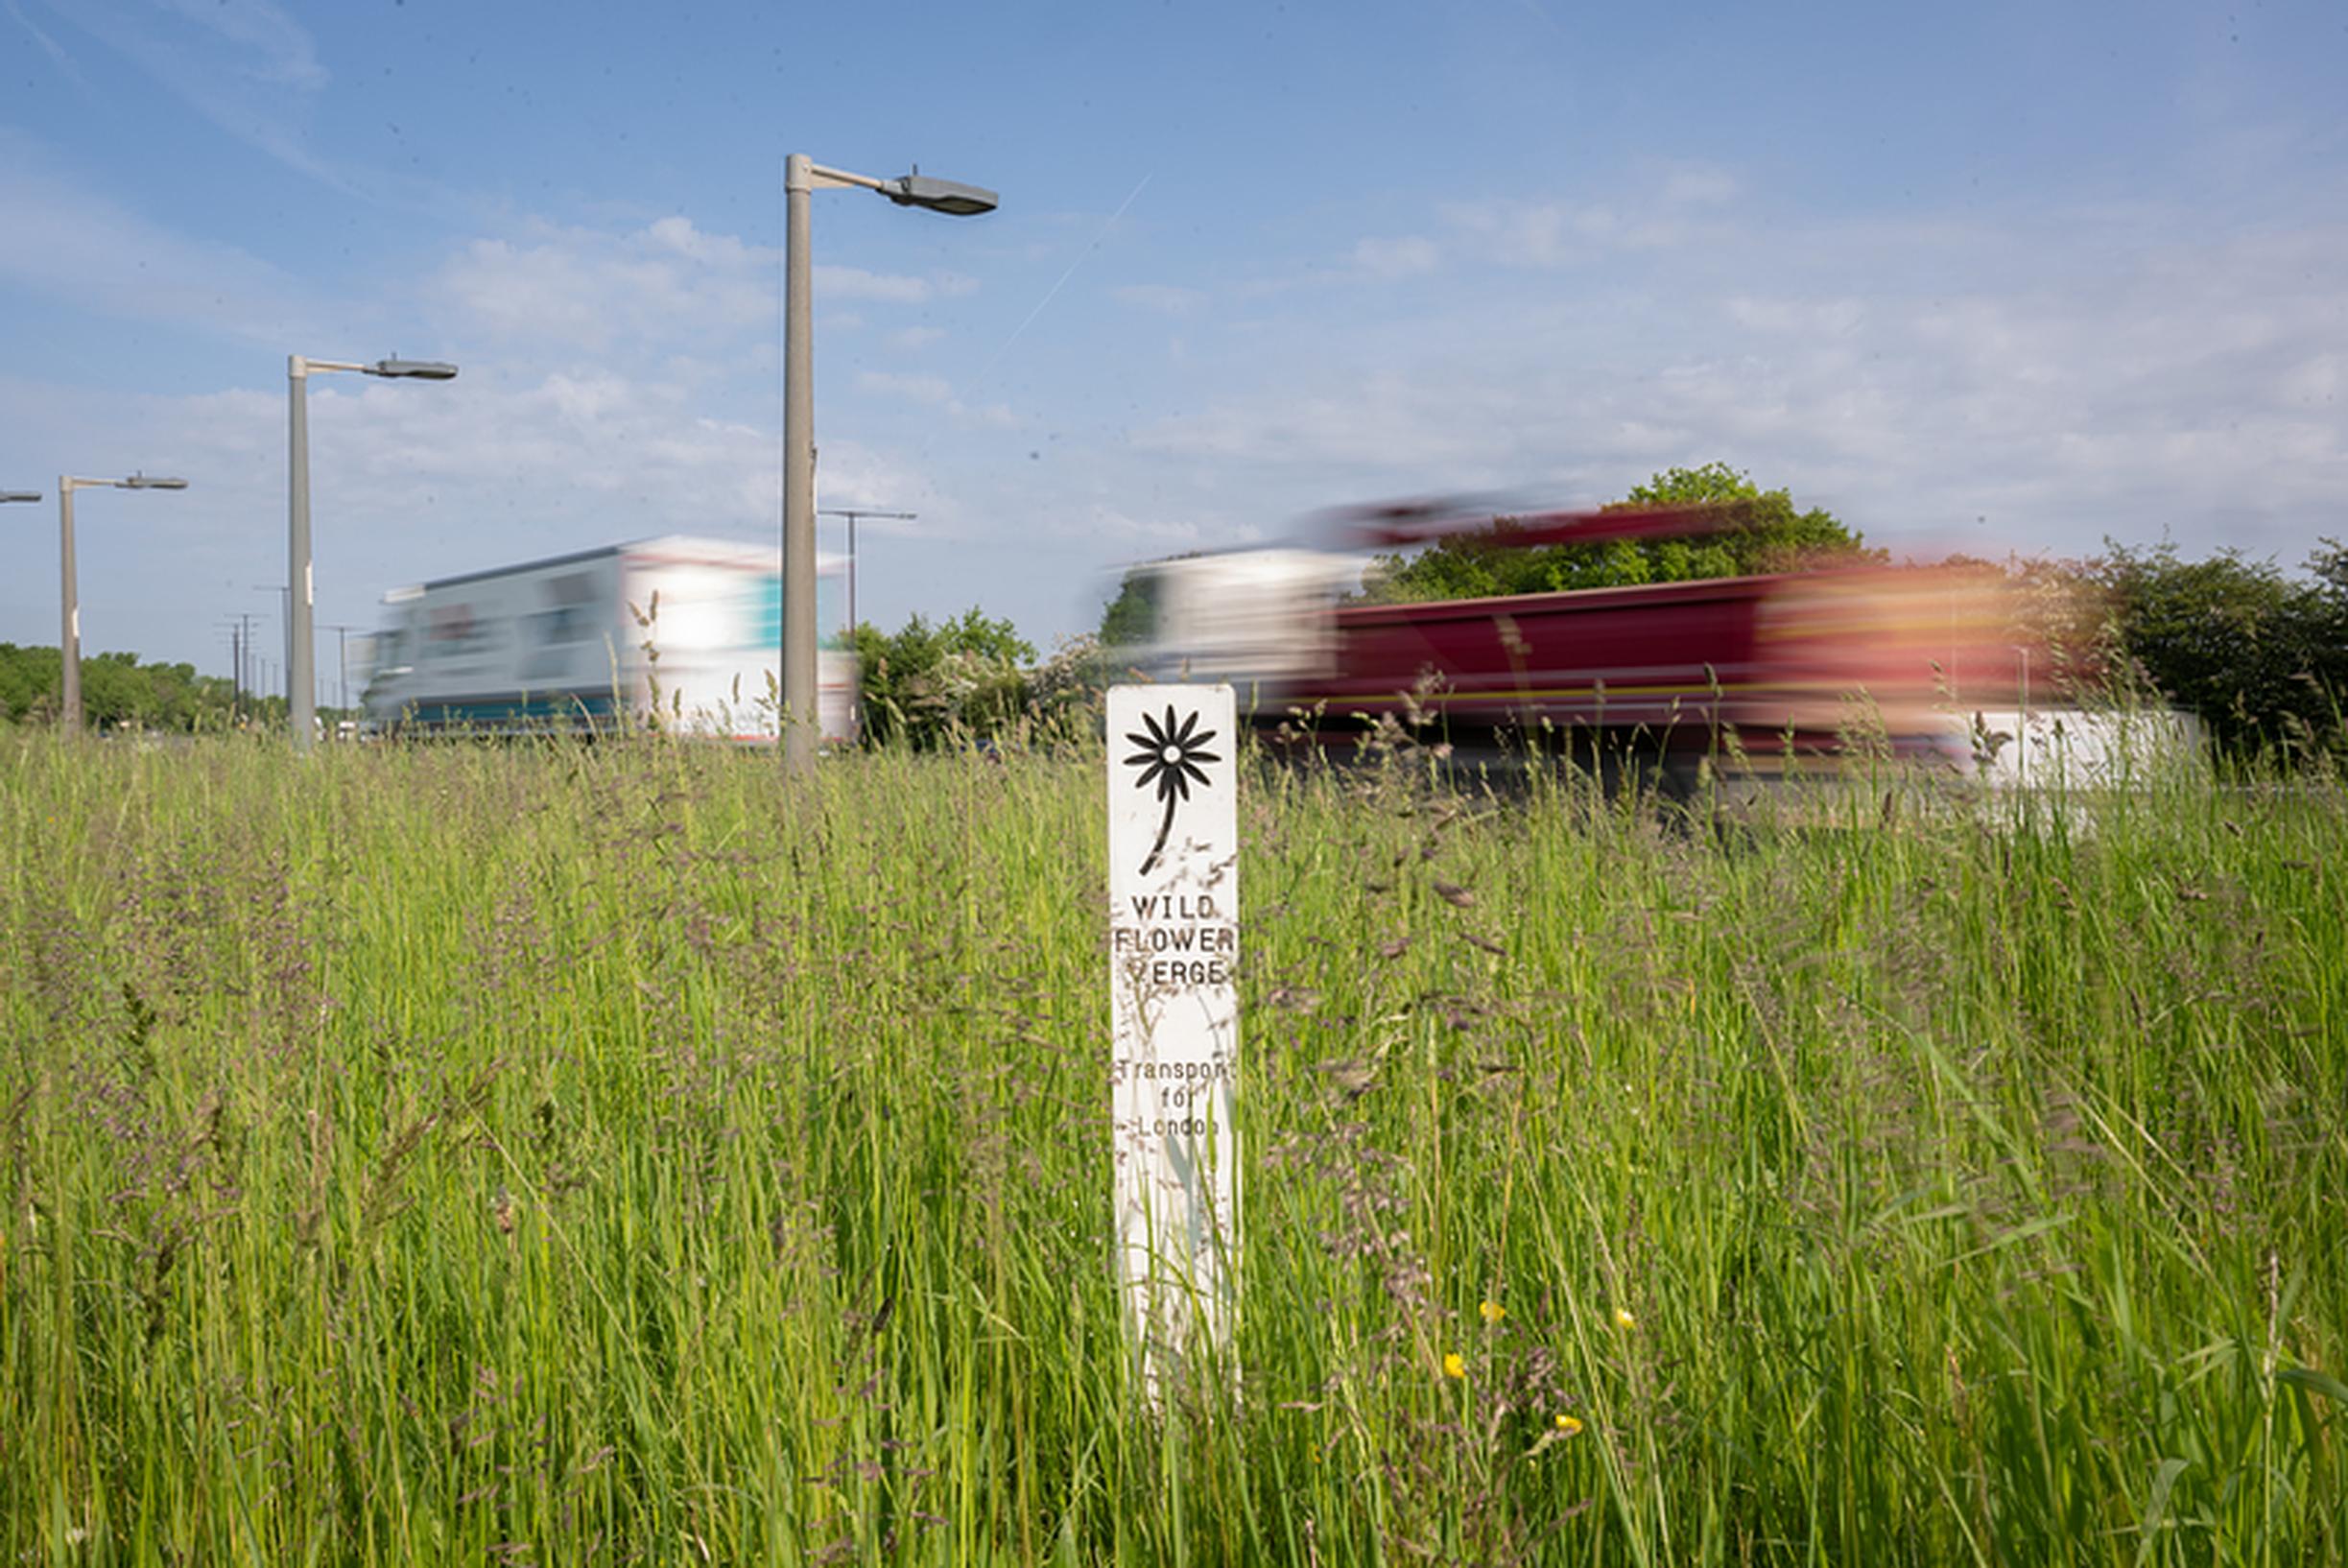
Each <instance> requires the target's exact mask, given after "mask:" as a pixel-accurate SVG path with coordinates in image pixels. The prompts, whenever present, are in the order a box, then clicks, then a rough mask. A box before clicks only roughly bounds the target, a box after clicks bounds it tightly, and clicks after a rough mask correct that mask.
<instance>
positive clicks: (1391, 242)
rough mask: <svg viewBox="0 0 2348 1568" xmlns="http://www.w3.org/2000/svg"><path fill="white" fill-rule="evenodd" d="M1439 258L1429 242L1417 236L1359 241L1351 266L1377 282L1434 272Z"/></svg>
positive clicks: (1355, 246) (1439, 255)
mask: <svg viewBox="0 0 2348 1568" xmlns="http://www.w3.org/2000/svg"><path fill="white" fill-rule="evenodd" d="M1441 257H1442V252H1441V251H1439V250H1438V249H1436V248H1435V242H1434V241H1433V240H1430V239H1427V238H1425V237H1424V236H1423V235H1417V234H1410V235H1405V236H1403V237H1401V238H1399V239H1364V240H1360V241H1357V242H1356V243H1355V245H1354V248H1353V264H1354V266H1356V267H1357V268H1359V269H1361V270H1362V271H1363V272H1364V273H1369V274H1370V275H1371V276H1372V277H1378V278H1387V279H1392V278H1404V277H1418V276H1421V275H1423V274H1424V273H1432V272H1434V271H1435V264H1436V263H1437V262H1438V261H1439V260H1440V259H1441Z"/></svg>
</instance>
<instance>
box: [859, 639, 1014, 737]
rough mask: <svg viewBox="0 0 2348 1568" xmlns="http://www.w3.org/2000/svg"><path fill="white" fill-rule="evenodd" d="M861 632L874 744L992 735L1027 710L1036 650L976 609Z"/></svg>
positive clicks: (862, 672) (868, 718) (868, 728)
mask: <svg viewBox="0 0 2348 1568" xmlns="http://www.w3.org/2000/svg"><path fill="white" fill-rule="evenodd" d="M855 637H856V657H857V663H858V666H859V675H860V679H861V681H862V687H863V692H864V709H865V738H866V741H867V742H868V743H870V744H872V745H876V746H889V745H910V746H913V747H918V748H932V747H937V746H941V745H945V744H949V743H950V742H954V741H957V740H974V739H975V740H986V739H991V738H992V737H994V736H995V735H997V734H999V733H1000V732H1001V731H1002V730H1003V728H1004V727H1005V726H1006V725H1008V724H1009V723H1011V721H1013V720H1014V719H1016V718H1018V717H1019V715H1020V714H1021V713H1023V712H1024V711H1025V710H1026V707H1027V677H1026V674H1025V672H1026V669H1027V667H1028V666H1029V665H1031V664H1032V663H1033V662H1034V659H1035V647H1034V645H1033V644H1032V643H1030V642H1029V641H1027V639H1025V638H1024V637H1022V636H1020V635H1019V632H1018V630H1017V629H1016V628H1015V627H1013V626H1012V625H1011V623H1010V622H1009V621H1008V620H997V619H994V618H992V617H989V616H988V615H986V614H985V613H984V611H982V610H981V609H979V608H978V606H971V607H970V608H969V609H968V610H966V611H964V612H963V613H962V614H961V616H960V617H959V618H957V619H955V620H950V621H945V622H941V623H938V624H937V625H932V624H931V623H930V621H929V620H928V619H927V618H926V617H924V616H921V615H918V614H916V615H913V616H912V617H910V618H908V619H907V621H906V623H905V625H904V626H903V627H902V628H901V629H900V630H897V631H896V632H895V633H894V634H893V635H891V634H889V633H886V632H883V631H882V630H880V629H879V628H878V627H875V626H872V625H870V624H869V623H866V624H862V625H859V626H858V627H857V628H856V633H855Z"/></svg>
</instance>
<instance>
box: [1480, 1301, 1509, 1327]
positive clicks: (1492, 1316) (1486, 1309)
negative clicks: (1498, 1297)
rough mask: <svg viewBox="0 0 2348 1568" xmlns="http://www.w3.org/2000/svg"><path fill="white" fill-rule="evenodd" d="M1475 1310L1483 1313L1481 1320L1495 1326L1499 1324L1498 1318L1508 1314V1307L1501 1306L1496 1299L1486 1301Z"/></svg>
mask: <svg viewBox="0 0 2348 1568" xmlns="http://www.w3.org/2000/svg"><path fill="white" fill-rule="evenodd" d="M1476 1310H1477V1311H1478V1312H1480V1313H1482V1314H1483V1320H1484V1321H1485V1322H1487V1323H1490V1324H1492V1325H1494V1326H1495V1327H1497V1326H1498V1325H1499V1323H1500V1320H1501V1319H1503V1318H1506V1317H1507V1316H1508V1309H1507V1308H1506V1307H1504V1306H1502V1305H1501V1304H1500V1303H1499V1302H1497V1301H1486V1302H1485V1303H1484V1304H1483V1305H1482V1306H1481V1307H1478V1308H1477V1309H1476Z"/></svg>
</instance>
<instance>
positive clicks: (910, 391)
mask: <svg viewBox="0 0 2348 1568" xmlns="http://www.w3.org/2000/svg"><path fill="white" fill-rule="evenodd" d="M856 384H857V386H859V387H861V388H862V389H864V390H865V391H866V392H879V393H881V394H882V395H883V396H888V397H902V398H905V399H907V400H908V401H910V402H914V403H926V404H928V405H930V406H931V407H933V408H943V407H945V406H946V405H947V404H949V403H951V402H953V401H954V389H953V388H952V387H950V386H948V385H947V383H946V378H945V377H944V376H941V375H896V374H893V373H891V372H889V371H886V370H866V371H864V372H863V373H861V374H860V375H858V376H857V378H856Z"/></svg>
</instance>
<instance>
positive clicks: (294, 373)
mask: <svg viewBox="0 0 2348 1568" xmlns="http://www.w3.org/2000/svg"><path fill="white" fill-rule="evenodd" d="M313 370H354V371H356V372H358V373H359V374H361V375H379V376H383V377H386V378H388V379H391V380H394V381H454V380H455V379H456V378H457V368H456V367H455V366H454V365H449V364H445V363H443V362H441V361H439V360H411V359H379V360H377V361H376V362H375V363H374V364H372V365H354V364H350V363H347V362H345V361H343V360H331V359H306V358H304V357H303V356H301V355H299V354H289V355H287V356H286V361H285V378H286V403H287V416H286V417H287V425H286V430H287V438H286V513H287V527H286V574H285V581H286V583H287V586H288V592H287V594H286V604H287V614H286V626H285V636H286V703H287V706H286V727H287V728H288V729H289V730H291V731H292V733H293V738H294V749H295V750H296V751H307V750H309V749H310V743H311V741H312V740H313V739H314V738H315V737H314V736H312V734H311V733H310V732H311V731H312V730H313V729H315V728H316V727H317V726H318V692H317V690H316V679H315V677H314V675H313V672H312V664H313V662H314V654H315V653H316V650H314V649H313V648H312V647H311V646H310V637H311V631H310V613H311V608H312V606H313V603H314V601H315V600H316V598H317V587H318V585H317V583H316V582H313V581H312V578H311V574H310V372H311V371H313Z"/></svg>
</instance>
